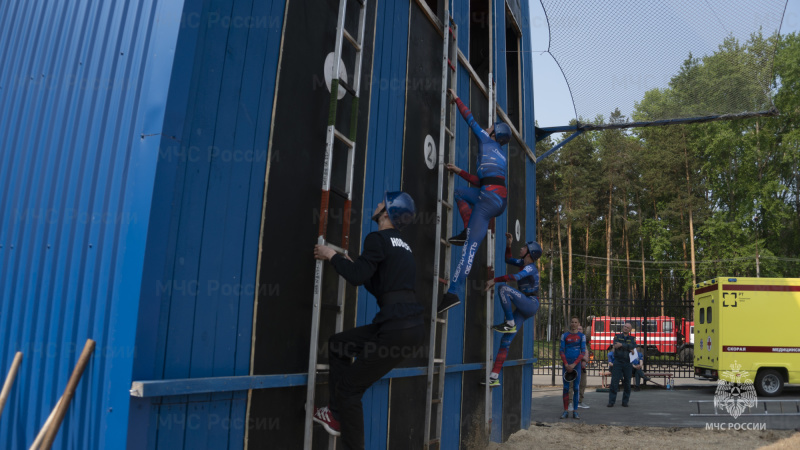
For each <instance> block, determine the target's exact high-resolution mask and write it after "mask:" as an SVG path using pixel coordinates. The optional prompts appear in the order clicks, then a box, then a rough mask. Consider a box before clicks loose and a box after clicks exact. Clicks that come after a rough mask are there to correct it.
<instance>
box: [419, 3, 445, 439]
mask: <svg viewBox="0 0 800 450" xmlns="http://www.w3.org/2000/svg"><path fill="white" fill-rule="evenodd" d="M449 9H450V5H449V2H445V17H447V16H449V13H450V11H449ZM442 36H443V37H442V89H441V94H440V99H439V100H440V108H439V148H438V158H437V166H438V169H439V170H438V174H437V183H436V186H437V188H436V197H437V201H436V235H435V236H436V241H435V244H434V245H435V250H434V254H433V292H432V295H431V315H430V321H429V329H430V333H429V337H428V370H427V383H426V392H425V399H426V403H425V425H424V431H423V436H424V437H425V438H424V448H425V449H428V448H430V445H431V443H432V441H433V440H435V439H437V438H438V436H437V437H435V438H434V439H431V417H432V415H433V411H432V410H433V400H434V399H433V377H434V372H435V365H436V335H437V333H436V331H437V327H436V325H437V321H436V319H437V316H438V313H437V305H438V304H439V289H440V284H441V283H440V282H439V264H440V261H441V256H442V246H443V245H445V244H444V242H443V241H442V187H443V183H444V177H445V167H444V164H445V163H444V144H445V132H444V129H445V121H446V112H447V109H446V108H447V100H448V99H447V97H448V96H447V61H448V58H447V56H448V55H447V53H448V50H449V45H448V44H449V42H448V39H449V36H448V34H447V32H446V31H444V32H443V33H442ZM445 249H447V247H446V246H445ZM447 252H448V250H445V253H447ZM445 314H447V313H445ZM445 329H446V325H445V328H444V329H443V332H444V330H445ZM444 372H445V371H444V370H440V371H439V376H440V377H444ZM439 394H440V395H441V393H439ZM439 405H440V404H439ZM437 407H439V408H441V406H438V405H437ZM440 446H441V445H440Z"/></svg>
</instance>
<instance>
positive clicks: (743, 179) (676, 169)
mask: <svg viewBox="0 0 800 450" xmlns="http://www.w3.org/2000/svg"><path fill="white" fill-rule="evenodd" d="M773 48H777V49H778V50H777V54H776V56H775V60H774V77H773V78H769V72H768V71H763V70H761V69H760V67H763V66H764V61H765V59H766V58H768V57H769V54H770V52H771V51H772V49H773ZM798 61H800V36H798V35H796V34H790V35H787V36H782V37H781V36H772V37H769V38H765V37H763V36H761V35H760V34H755V35H753V36H752V37H751V38H750V39H749V40H748V41H747V42H745V43H740V42H738V41H736V40H734V39H726V40H725V42H723V43H722V45H720V47H719V51H717V52H716V53H714V54H713V55H706V56H703V57H702V58H698V57H696V56H694V55H689V56H688V58H687V59H686V61H684V64H683V65H682V66H681V67H680V68H679V70H678V71H677V74H676V75H675V76H674V77H673V79H672V80H671V82H670V84H669V87H668V88H667V89H656V90H652V91H649V92H647V93H645V95H644V97H643V98H642V100H641V102H639V103H637V104H636V108H635V111H634V112H633V114H632V117H631V118H632V119H633V120H635V121H647V120H653V119H657V118H663V117H689V116H699V115H704V114H712V113H728V112H745V111H751V112H752V111H763V110H766V109H768V108H769V107H771V105H772V104H774V105H775V106H776V107H777V108H778V109H779V110H780V112H781V114H780V116H778V117H769V118H754V119H746V120H731V121H722V122H711V123H705V124H693V125H673V126H665V127H650V128H641V129H635V130H631V131H621V130H603V131H595V132H590V133H586V134H585V135H583V136H581V137H579V138H577V139H575V140H573V141H572V142H570V143H568V144H567V145H565V146H564V148H562V149H561V150H560V151H559V152H558V153H557V154H556V155H554V156H556V157H554V158H552V159H551V160H548V159H546V160H544V161H542V162H541V163H540V164H539V168H538V172H537V173H538V177H539V178H538V183H537V186H538V187H537V189H538V194H539V200H540V202H541V211H540V213H541V217H540V221H541V223H543V224H547V226H548V227H549V230H551V231H552V229H553V227H555V226H557V220H556V214H560V215H561V221H560V222H561V226H562V232H561V235H562V238H563V239H564V240H565V241H566V239H568V238H569V236H567V233H566V226H567V223H569V224H571V228H572V236H571V238H572V239H573V253H574V257H573V263H574V269H573V277H574V281H573V292H576V291H577V292H578V295H579V296H583V297H595V298H598V297H604V296H605V269H606V264H607V263H608V261H607V260H605V257H606V242H605V224H606V220H607V217H608V214H609V200H610V201H611V206H610V208H611V210H610V214H611V217H612V236H611V239H612V262H611V265H612V266H613V286H612V289H613V290H614V292H613V295H612V298H614V297H623V298H624V297H625V296H626V295H628V294H627V293H626V292H625V290H626V288H625V287H623V286H625V285H626V284H628V283H632V284H634V285H635V286H636V288H635V289H634V290H633V291H634V293H633V294H631V295H634V296H636V295H638V296H640V297H641V296H642V295H643V296H645V297H650V298H652V297H658V296H660V295H661V292H664V296H665V297H666V298H670V297H672V298H674V297H681V296H683V297H686V296H687V294H688V293H689V291H690V290H691V285H692V267H691V263H690V261H692V260H694V261H695V269H694V271H695V274H696V277H697V281H702V280H705V279H710V278H714V277H716V276H722V275H731V276H756V274H757V273H758V274H759V275H760V276H762V277H798V276H800V64H798ZM712 85H714V86H717V87H719V89H710V88H709V86H712ZM603 120H604V118H603V117H598V118H596V119H595V121H596V122H603ZM624 120H625V118H624V117H623V116H622V115H621V114H620V112H619V111H618V110H616V111H613V112H612V113H611V114H610V115H609V117H608V122H610V123H614V122H617V121H624ZM537 153H538V152H537ZM690 227H691V228H690ZM587 230H588V231H589V239H590V242H588V248H589V251H588V253H589V256H591V257H593V258H585V257H584V255H583V253H584V249H585V248H586V247H585V245H586V244H587V243H586V232H587ZM550 236H552V237H553V239H555V236H556V233H555V231H552V233H550V232H549V231H544V232H543V240H544V241H547V240H548V239H550ZM692 244H693V245H692ZM545 245H546V246H547V243H546V244H545ZM693 246H694V254H692V247H693ZM553 247H554V248H556V249H557V248H558V244H557V243H555V244H553ZM563 247H564V248H566V246H565V245H563ZM548 248H549V246H548ZM642 255H644V257H643V259H644V261H645V263H644V265H645V268H644V271H642V262H641V259H642ZM565 257H566V255H565ZM630 260H633V262H630ZM554 266H555V270H558V266H559V264H558V262H557V261H556V264H555V265H554ZM565 267H566V263H565ZM565 270H566V269H565ZM543 275H545V276H549V274H543ZM554 277H555V278H556V279H557V278H558V277H559V276H558V275H557V274H554ZM555 284H558V283H554V285H555ZM581 286H586V289H577V288H579V287H581ZM642 292H644V294H642ZM555 295H556V296H558V295H559V293H558V292H556V293H555Z"/></svg>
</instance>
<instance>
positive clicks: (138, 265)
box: [0, 0, 535, 449]
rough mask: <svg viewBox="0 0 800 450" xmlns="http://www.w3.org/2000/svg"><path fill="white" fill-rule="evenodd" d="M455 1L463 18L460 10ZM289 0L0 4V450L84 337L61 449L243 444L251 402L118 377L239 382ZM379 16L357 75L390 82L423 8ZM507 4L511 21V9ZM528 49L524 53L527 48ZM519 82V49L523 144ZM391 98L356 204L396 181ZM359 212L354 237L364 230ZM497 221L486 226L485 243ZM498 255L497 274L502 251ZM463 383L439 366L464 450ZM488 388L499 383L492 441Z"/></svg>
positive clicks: (528, 124) (384, 92)
mask: <svg viewBox="0 0 800 450" xmlns="http://www.w3.org/2000/svg"><path fill="white" fill-rule="evenodd" d="M184 3H185V4H184ZM453 3H454V7H455V10H456V11H457V12H463V11H468V8H469V4H470V2H469V0H455V1H454V2H453ZM286 4H287V0H271V1H267V2H263V1H257V0H191V1H186V2H183V1H176V2H158V3H157V2H155V1H152V0H138V1H137V0H132V1H131V0H129V1H127V2H122V1H111V0H109V1H105V2H89V1H78V0H74V1H70V2H61V3H56V2H46V1H44V0H30V1H23V2H4V3H3V4H1V5H0V25H2V26H0V60H1V61H3V62H4V65H3V66H2V67H1V68H0V113H2V115H0V131H1V132H2V134H0V139H2V147H1V148H0V189H2V194H0V196H2V197H0V214H1V215H0V221H1V223H2V229H0V277H2V278H0V293H2V294H0V295H2V297H0V298H1V299H2V303H0V363H1V364H2V366H0V370H2V371H5V370H6V368H7V367H8V366H9V365H10V362H11V360H12V358H13V355H14V352H15V351H17V350H21V351H23V352H25V360H24V363H23V366H22V369H21V371H20V375H19V377H18V380H17V384H16V385H15V388H14V390H13V392H12V396H11V398H10V399H9V403H8V404H7V405H6V410H5V412H6V414H4V415H3V417H2V419H0V447H3V448H23V447H27V446H28V445H29V444H30V442H31V441H32V440H33V437H34V436H35V434H36V432H37V431H38V429H39V427H40V426H41V424H42V423H43V422H44V420H45V418H46V416H47V415H48V414H49V411H50V409H51V408H52V406H53V405H54V404H55V402H56V400H57V398H58V396H59V395H60V393H61V391H62V390H63V388H64V386H65V384H66V379H67V377H68V375H69V372H70V371H71V369H72V367H73V365H74V364H75V361H76V359H77V356H78V354H79V353H80V349H81V347H82V345H83V343H84V341H85V340H86V338H88V337H91V338H93V339H95V340H96V341H97V342H98V346H97V351H96V354H95V356H94V358H93V360H92V363H91V364H90V366H89V368H88V369H87V372H86V374H85V375H84V379H83V381H82V382H81V384H80V386H79V390H78V393H77V395H76V399H75V402H74V404H73V405H72V407H71V408H70V412H69V414H68V416H67V418H66V421H65V423H64V425H63V427H62V432H61V433H60V435H59V436H60V437H59V440H58V441H57V442H56V444H57V447H61V448H80V449H84V448H120V447H121V446H122V445H123V442H125V441H126V440H127V445H128V446H129V447H130V448H156V447H161V448H242V446H243V443H244V433H245V429H246V426H247V423H248V418H247V417H246V411H245V408H246V401H247V397H246V391H237V392H232V393H231V392H217V393H213V394H194V395H186V396H171V397H155V398H144V399H141V398H133V399H131V398H130V397H129V394H128V389H129V388H130V383H131V380H160V379H165V380H172V379H181V378H197V377H222V376H247V375H248V374H249V373H250V343H251V337H252V331H253V330H252V321H253V298H254V289H255V284H256V279H255V278H256V273H255V267H256V264H257V257H258V255H257V250H258V248H259V232H260V220H261V210H262V209H261V208H262V201H263V192H264V173H266V171H267V170H266V167H267V165H268V161H267V159H268V156H267V155H268V154H267V148H268V145H269V142H270V126H271V120H272V114H273V111H272V108H273V104H274V97H275V91H274V89H275V85H276V78H277V77H278V75H279V74H278V73H277V67H278V59H279V58H280V47H281V32H282V28H283V17H284V12H285V8H286ZM493 5H494V10H493V11H492V12H493V15H494V19H495V20H494V26H495V35H494V44H495V49H494V54H495V55H496V56H495V57H496V59H495V61H494V66H495V78H496V79H497V80H498V86H499V87H500V89H499V90H498V104H499V105H500V106H501V107H503V108H505V106H506V93H505V90H504V88H503V86H504V83H505V60H504V57H501V56H502V55H503V54H504V53H503V49H504V46H505V43H504V31H503V30H504V29H505V26H504V18H505V12H504V8H505V5H504V1H503V0H496V1H494V2H493ZM377 8H378V16H377V17H378V23H377V24H376V33H375V47H374V54H375V56H374V62H373V74H372V78H373V80H384V79H385V80H389V81H390V82H393V81H394V80H405V79H406V74H407V64H408V61H407V58H406V55H407V49H408V42H409V33H410V32H411V33H413V30H411V31H409V11H410V10H409V8H418V6H417V4H416V2H414V1H407V0H383V1H378V2H377ZM522 10H523V17H527V14H528V11H527V4H526V3H525V2H523V4H522ZM454 18H455V20H456V22H457V23H458V25H459V46H460V47H461V49H462V51H463V52H464V53H465V54H468V52H469V48H468V47H469V46H468V42H469V16H468V14H467V13H463V14H462V13H457V14H456V15H455V17H454ZM523 25H524V26H523V37H526V36H527V31H528V30H527V28H526V27H525V26H526V25H527V23H523ZM434 45H437V46H438V45H440V44H438V43H435V44H434ZM522 45H523V51H529V50H530V43H529V40H528V39H525V38H523V39H522ZM458 70H459V89H458V91H459V94H461V95H462V97H464V98H468V97H469V95H468V93H469V87H468V86H469V75H468V74H467V72H466V71H465V70H464V69H463V68H459V69H458ZM531 74H532V72H531V67H530V64H529V59H527V58H523V71H522V76H523V80H522V81H523V83H522V84H523V86H524V89H523V98H524V100H523V109H524V116H525V118H524V126H523V130H521V131H522V132H523V134H524V136H525V139H526V141H527V143H528V145H529V146H530V147H531V148H533V145H534V141H533V103H532V100H533V98H532V89H531V87H532V75H531ZM405 96H406V93H405V89H404V88H390V89H383V88H382V84H381V83H374V84H373V90H372V96H371V99H370V102H371V103H370V104H371V113H370V126H369V131H368V136H369V138H368V146H367V149H366V150H367V158H366V160H367V170H366V174H367V176H366V178H365V179H364V180H363V183H364V210H365V211H367V212H370V211H371V208H372V205H374V204H375V203H377V202H378V201H379V200H380V197H381V195H382V194H383V191H384V190H386V189H394V188H396V187H397V186H398V185H399V183H400V180H401V173H400V171H401V166H402V154H403V149H402V142H403V136H404V130H403V124H404V123H405V120H404V117H405V102H406V97H405ZM457 127H458V128H457V133H456V134H457V136H458V138H457V145H458V146H459V147H464V148H466V147H467V145H468V143H467V139H468V136H469V133H468V131H467V130H466V128H465V125H464V124H463V123H462V121H460V120H459V121H457ZM457 157H465V155H464V154H463V153H462V152H459V153H458V154H457ZM456 163H457V164H459V165H462V166H465V165H467V164H466V162H465V161H456ZM526 170H527V173H528V179H527V192H526V196H527V199H528V200H527V201H528V205H527V214H528V215H527V223H528V227H527V228H528V230H527V233H526V235H527V236H528V238H535V236H534V235H533V233H534V230H535V228H534V227H533V225H532V224H533V223H534V219H535V217H534V211H535V209H534V208H535V195H534V194H535V165H534V164H533V163H531V162H529V163H528V165H527V167H526ZM357 182H358V181H357ZM458 183H462V181H461V180H458ZM368 216H369V214H365V215H364V217H365V219H364V220H363V224H362V226H363V233H362V234H366V233H367V232H369V230H371V226H372V223H371V222H370V221H369V220H368ZM505 218H506V215H505V214H504V215H503V216H501V217H500V218H498V221H497V230H496V231H497V234H498V235H499V236H502V233H504V232H505V222H506V219H505ZM455 223H456V227H457V228H458V227H459V225H460V223H459V220H455ZM452 231H453V232H454V233H455V232H458V231H460V230H458V229H454V230H452ZM495 263H496V268H497V271H498V272H501V271H503V270H504V268H505V266H504V262H503V261H502V255H500V254H499V253H498V259H497V260H496V261H495ZM366 298H367V295H366V292H364V291H363V289H362V290H360V292H359V300H360V301H359V302H358V311H357V322H358V323H359V324H362V323H366V322H368V321H369V320H370V319H371V317H372V316H373V315H374V313H375V312H376V309H377V307H376V305H375V303H374V302H367V301H364V299H366ZM463 309H464V308H463V304H462V305H459V306H458V307H456V308H454V309H453V310H452V311H451V313H450V317H451V318H457V317H459V316H460V317H463V314H464V310H463ZM498 314H499V310H498V311H497V312H496V313H495V315H496V316H497V315H498ZM448 326H449V327H450V328H449V333H448V341H449V344H448V347H449V348H448V366H450V365H459V364H461V363H463V353H462V351H463V340H464V336H463V324H462V323H459V321H458V320H451V321H450V324H448ZM532 331H533V330H532V327H526V328H525V331H524V333H523V334H524V337H525V341H526V342H525V344H524V353H523V357H524V358H530V357H532V345H531V344H530V342H528V341H529V340H530V339H532ZM495 350H496V348H495ZM458 370H471V369H463V368H462V369H458ZM523 373H524V376H523V380H524V382H523V392H521V393H520V395H522V397H523V400H522V401H523V408H522V418H521V422H522V426H527V425H528V424H529V422H530V417H529V415H527V416H526V414H527V411H529V409H530V386H529V384H530V373H531V371H530V365H523ZM462 376H463V375H462V372H460V371H455V372H453V373H448V374H447V382H446V387H445V389H446V393H445V414H444V421H445V423H444V427H443V429H444V433H443V434H444V435H443V441H442V446H443V448H456V447H458V446H459V444H460V435H461V430H460V423H459V422H460V421H459V420H458V417H459V416H460V404H461V395H462V386H461V385H462ZM223 390H224V389H223V387H221V388H220V391H223ZM389 391H390V380H389V379H385V380H381V381H380V382H378V383H376V385H375V386H373V388H372V389H370V390H369V391H368V392H367V394H366V395H365V396H364V405H365V416H366V419H367V421H366V428H367V429H366V442H368V443H369V445H370V447H373V446H374V447H384V446H386V443H387V440H388V438H389V436H388V430H387V423H388V416H389V411H388V403H389ZM502 398H503V396H502V388H500V389H498V390H496V393H495V395H494V416H495V420H494V422H493V430H494V433H493V436H492V437H493V439H495V440H500V438H499V433H500V431H499V430H500V429H501V425H502V422H501V420H500V418H501V417H502V414H501V411H502ZM526 408H527V409H526Z"/></svg>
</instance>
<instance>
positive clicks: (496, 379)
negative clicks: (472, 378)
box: [480, 377, 500, 387]
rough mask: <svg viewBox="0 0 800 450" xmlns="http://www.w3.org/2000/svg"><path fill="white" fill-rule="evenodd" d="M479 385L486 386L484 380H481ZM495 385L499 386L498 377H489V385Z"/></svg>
mask: <svg viewBox="0 0 800 450" xmlns="http://www.w3.org/2000/svg"><path fill="white" fill-rule="evenodd" d="M480 385H481V386H486V380H481V381H480ZM497 386H500V379H499V378H491V377H489V387H497Z"/></svg>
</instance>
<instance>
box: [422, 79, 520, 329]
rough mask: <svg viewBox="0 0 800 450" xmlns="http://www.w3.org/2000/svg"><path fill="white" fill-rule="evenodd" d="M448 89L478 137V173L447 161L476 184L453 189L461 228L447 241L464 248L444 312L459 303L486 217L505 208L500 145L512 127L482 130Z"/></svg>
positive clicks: (442, 306)
mask: <svg viewBox="0 0 800 450" xmlns="http://www.w3.org/2000/svg"><path fill="white" fill-rule="evenodd" d="M448 92H449V93H450V95H451V96H452V97H453V100H452V101H454V102H455V103H456V105H458V110H459V111H460V112H461V116H462V117H464V120H466V121H467V124H469V127H470V129H472V132H473V133H475V137H476V138H477V139H478V170H477V173H478V174H477V175H473V174H470V173H467V172H466V171H465V170H461V169H460V168H458V167H456V166H455V165H453V164H448V165H447V170H449V171H450V172H453V173H455V174H457V175H458V176H460V177H461V178H463V179H465V180H467V181H468V182H469V183H470V184H472V185H474V186H478V187H474V188H464V189H456V192H455V199H456V203H457V205H458V211H459V213H460V214H461V219H462V220H463V221H464V231H462V232H461V233H460V234H458V235H456V236H453V237H451V238H450V239H449V242H450V243H451V244H452V245H463V246H464V249H463V250H462V251H461V258H460V259H459V261H458V263H457V264H456V269H455V273H454V274H453V279H452V280H451V282H450V288H449V289H448V290H447V292H446V293H445V294H444V296H442V300H441V302H439V306H438V308H437V312H438V313H443V312H444V311H446V310H448V309H450V308H452V307H453V306H456V305H458V304H459V303H461V300H462V299H463V298H464V294H465V291H466V287H465V284H466V278H467V275H469V272H470V270H472V261H473V260H474V259H475V252H477V251H478V247H479V246H480V245H481V242H482V241H483V238H485V237H486V232H487V230H488V229H489V221H490V220H492V219H493V218H494V217H497V216H499V215H500V214H503V211H505V210H506V204H507V201H506V195H507V191H506V172H507V170H508V161H507V158H506V155H505V152H504V151H503V147H502V146H503V145H506V144H507V143H508V141H509V140H510V139H511V128H509V126H508V125H506V124H505V123H503V122H497V123H496V124H495V125H493V126H491V127H489V129H488V130H484V129H483V128H481V126H480V125H478V123H477V122H476V121H475V119H474V118H473V117H472V112H470V110H469V109H468V108H467V107H466V106H464V103H463V102H461V99H460V98H458V95H456V91H454V90H452V89H449V90H448Z"/></svg>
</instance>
